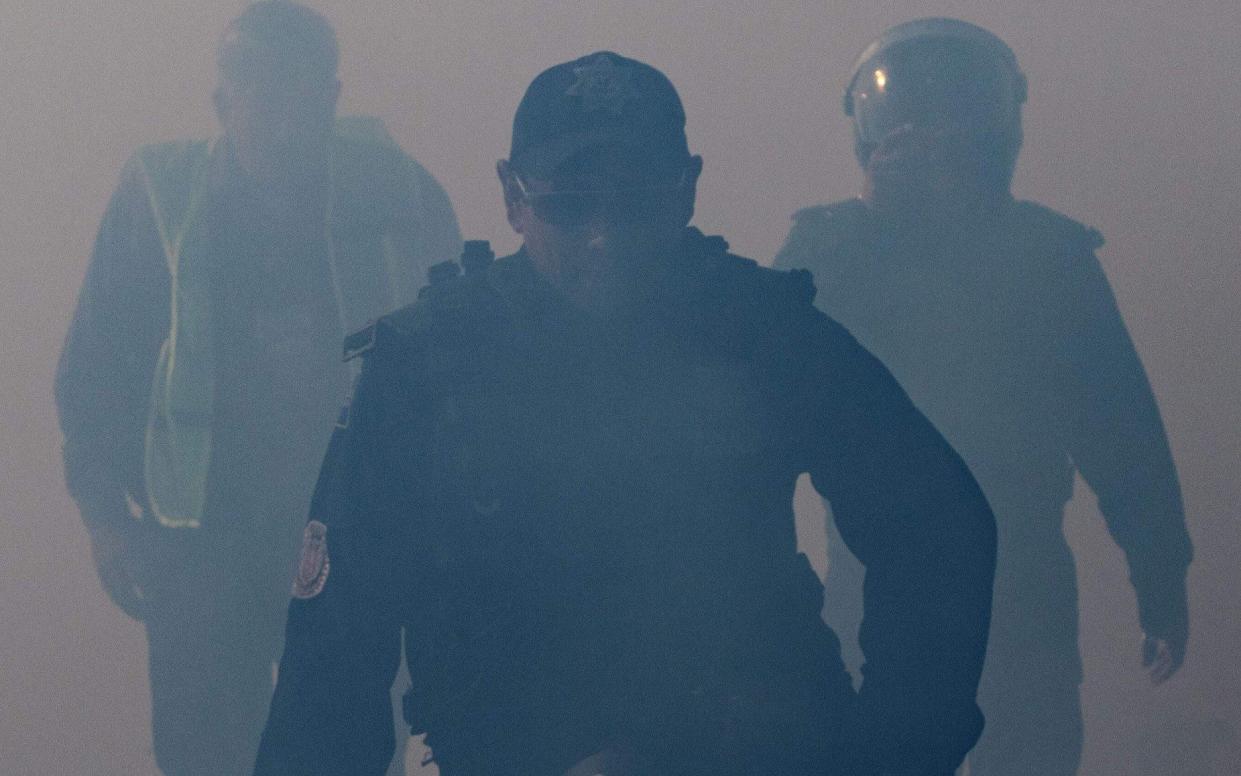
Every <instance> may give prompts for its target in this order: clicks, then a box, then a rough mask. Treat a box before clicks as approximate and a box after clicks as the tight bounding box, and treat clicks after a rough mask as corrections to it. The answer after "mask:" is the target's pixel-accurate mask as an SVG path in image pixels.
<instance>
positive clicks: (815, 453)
mask: <svg viewBox="0 0 1241 776" xmlns="http://www.w3.org/2000/svg"><path fill="white" fill-rule="evenodd" d="M804 319H805V320H804V330H805V331H807V338H808V339H807V342H806V344H807V346H808V347H807V351H806V355H805V357H806V359H807V361H808V364H807V367H806V370H805V372H804V382H803V384H802V386H801V393H800V400H801V403H802V406H803V407H804V410H803V412H804V417H805V419H806V423H805V426H804V430H805V432H806V433H807V437H806V445H807V451H808V457H809V466H808V468H809V471H810V474H811V477H812V480H813V482H814V485H815V487H816V488H817V489H818V490H819V492H820V493H821V494H822V495H823V496H824V497H825V498H827V499H828V500H829V501H830V503H831V506H832V512H833V514H834V516H835V520H836V523H837V526H838V528H839V530H840V533H841V536H842V537H843V538H844V540H845V542H846V544H848V546H849V549H850V550H851V551H852V552H853V553H854V554H855V555H856V556H857V557H858V559H859V560H861V562H862V563H863V564H864V565H865V567H866V580H865V587H864V596H865V600H864V612H865V613H864V617H863V621H862V627H861V633H860V636H859V640H860V642H861V646H862V651H863V653H864V655H865V659H866V662H865V665H864V667H863V677H864V678H863V682H862V687H861V691H860V698H859V700H860V703H859V711H858V716H857V719H856V722H857V726H856V729H855V731H854V732H855V740H856V742H857V743H858V745H859V748H860V751H861V754H862V756H863V757H865V758H866V759H868V760H869V761H870V762H869V765H871V766H877V767H878V768H879V769H881V772H884V773H913V774H927V775H930V774H935V775H937V776H938V775H940V774H950V773H952V771H953V769H954V768H955V767H956V766H957V765H959V764H960V762H961V760H962V758H963V757H964V756H965V754H966V753H967V752H968V751H969V749H970V748H971V747H972V746H973V744H974V742H975V741H976V740H977V738H978V735H979V733H980V732H981V730H982V715H981V712H980V711H979V709H978V706H977V704H976V701H975V696H976V691H977V687H978V680H979V677H980V675H981V671H982V664H983V656H984V653H985V651H986V643H987V632H988V625H989V621H990V612H991V588H992V582H993V580H994V575H995V552H996V535H995V520H994V517H993V515H992V513H991V510H990V508H989V506H988V505H987V502H986V499H985V498H984V496H983V494H982V492H981V491H980V489H979V488H978V485H977V483H975V481H974V478H973V476H972V475H971V474H970V472H969V471H968V469H967V468H966V466H965V464H964V463H963V462H962V461H961V459H960V457H959V456H957V454H956V453H955V452H954V451H953V450H952V448H951V447H950V446H949V445H948V443H947V442H946V441H944V439H943V437H942V436H941V435H940V434H939V432H937V431H936V430H935V428H934V427H933V426H932V425H931V424H930V422H929V421H928V420H927V419H926V418H925V417H924V416H923V415H922V414H921V413H920V412H919V411H918V410H917V409H916V408H915V407H914V406H913V404H912V403H911V402H910V400H909V398H908V397H907V396H906V395H905V393H904V391H903V390H902V389H901V388H900V386H899V385H897V383H896V381H895V380H894V379H893V378H892V376H891V375H890V374H889V373H888V371H887V369H885V368H884V367H883V365H882V364H880V363H879V361H878V360H877V359H875V358H874V356H872V355H871V354H870V353H869V352H867V351H866V350H865V349H864V348H862V347H861V346H860V345H859V344H858V343H857V342H856V341H855V340H854V339H853V337H852V336H850V335H849V333H848V332H847V331H845V330H844V328H843V327H841V326H840V325H839V324H837V323H836V322H834V321H832V320H831V319H829V318H828V317H827V316H825V315H823V314H822V313H820V312H818V311H814V310H808V311H807V312H806V313H805V315H804Z"/></svg>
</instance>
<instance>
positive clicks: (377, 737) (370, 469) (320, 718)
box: [255, 353, 416, 776]
mask: <svg viewBox="0 0 1241 776" xmlns="http://www.w3.org/2000/svg"><path fill="white" fill-rule="evenodd" d="M382 360H383V359H382V357H381V356H380V355H378V354H374V353H372V354H371V355H369V356H368V357H367V360H366V363H365V365H364V367H363V370H362V374H361V377H360V378H359V381H358V385H357V388H356V391H355V395H354V397H353V400H352V402H351V405H350V407H349V408H348V409H347V410H346V411H345V412H343V413H342V418H341V421H340V422H339V423H338V424H337V428H336V431H335V433H334V435H333V438H332V442H331V444H330V445H329V448H328V453H327V456H326V459H325V461H324V464H323V469H322V471H321V472H320V475H319V482H318V485H317V486H316V489H315V495H314V499H313V502H312V506H311V514H310V522H309V523H308V527H307V535H306V537H305V539H304V545H303V549H302V557H301V560H300V562H299V567H298V572H297V578H296V580H295V581H294V587H293V596H294V597H293V600H292V602H291V603H290V605H289V619H288V625H287V627H286V632H285V647H284V655H283V657H282V658H281V661H280V670H279V679H278V682H277V684H276V690H275V695H274V696H273V698H272V703H271V710H270V713H269V716H268V720H267V725H266V727H265V729H264V731H263V738H262V743H261V745H260V747H259V753H258V759H257V763H256V766H255V774H257V775H258V776H315V774H324V776H327V775H328V774H343V773H349V774H382V773H384V772H385V771H386V769H387V768H388V764H389V761H390V760H391V758H392V752H393V748H394V740H393V720H392V702H391V699H390V695H389V693H390V688H391V685H392V682H393V679H394V678H395V676H396V672H397V667H398V662H399V660H400V652H401V622H402V607H403V606H404V605H405V601H404V600H403V599H402V598H401V591H402V590H404V589H405V588H406V586H404V585H402V584H401V579H400V577H401V575H402V568H403V565H402V564H404V563H409V564H414V563H416V559H412V558H403V557H400V553H401V552H402V551H403V550H404V548H405V547H407V544H406V542H404V541H403V540H402V535H401V532H402V528H401V522H400V518H402V517H404V515H402V514H401V510H402V497H401V489H402V487H403V486H405V485H407V483H405V482H402V481H398V478H395V477H393V476H392V472H391V471H390V463H389V462H390V461H391V455H390V453H389V450H390V448H389V444H390V440H391V439H392V435H391V434H389V433H387V432H388V430H389V429H388V426H387V424H386V423H385V418H386V417H389V416H390V406H389V405H388V404H387V399H388V398H389V397H391V396H392V393H393V391H392V389H390V388H389V387H388V385H387V383H388V381H389V380H390V379H391V376H390V374H389V373H388V372H390V370H385V368H384V364H383V363H381V362H382Z"/></svg>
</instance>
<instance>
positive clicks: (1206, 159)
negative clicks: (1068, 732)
mask: <svg viewBox="0 0 1241 776" xmlns="http://www.w3.org/2000/svg"><path fill="white" fill-rule="evenodd" d="M311 4H312V5H314V6H315V7H318V8H320V9H321V10H322V11H324V12H325V13H326V15H327V16H328V17H329V18H330V19H331V20H332V21H333V22H334V23H335V24H336V25H337V29H338V33H339V36H340V42H341V49H342V73H341V79H342V81H343V82H344V94H343V104H342V108H343V110H344V111H347V112H365V113H372V114H376V115H379V116H381V117H383V118H384V119H385V121H386V122H387V124H388V127H389V128H390V129H391V131H392V132H393V134H394V135H395V136H396V137H397V138H398V139H399V140H400V141H401V142H402V144H403V145H404V146H405V148H406V149H407V150H409V151H410V152H411V153H412V154H414V155H415V156H416V157H417V158H418V159H419V160H420V161H422V162H423V163H424V164H425V165H426V166H427V167H428V168H429V169H430V170H431V171H432V172H433V173H434V174H435V175H436V176H438V178H439V179H440V181H441V182H442V183H443V184H444V186H445V187H446V188H447V190H448V193H449V194H450V195H451V196H452V198H453V201H454V204H455V205H456V208H457V214H458V216H459V218H460V220H461V224H462V229H463V231H464V232H465V235H466V236H467V237H486V238H490V239H492V240H493V241H494V242H495V243H496V244H497V248H499V249H509V248H512V247H515V245H516V241H515V239H514V238H513V236H512V234H511V233H510V232H509V230H508V228H507V225H506V224H505V222H504V220H503V217H502V212H501V208H500V198H499V192H498V187H497V185H496V183H495V181H494V175H493V164H494V161H495V160H496V159H497V158H499V157H500V156H502V155H504V154H505V153H506V151H507V144H508V131H509V122H510V120H511V118H512V113H513V109H514V108H515V107H516V104H517V101H518V99H519V98H520V96H521V92H522V90H523V89H524V87H525V86H526V84H527V83H528V82H529V80H530V79H531V78H532V77H533V76H534V75H535V74H536V73H537V72H538V71H539V70H541V69H542V68H543V67H545V66H547V65H549V64H552V63H555V62H558V61H563V60H565V59H568V58H571V57H575V56H577V55H580V54H582V53H586V52H589V51H591V50H595V49H598V48H612V49H616V50H618V51H620V52H622V53H625V54H628V55H630V56H636V57H639V58H642V59H645V60H647V61H649V62H651V63H653V64H655V65H657V66H659V67H661V68H663V69H664V70H665V71H666V72H667V73H668V75H669V76H670V77H671V78H672V80H673V81H674V82H675V83H676V84H677V86H678V88H679V89H680V91H681V95H682V97H683V98H684V101H685V104H686V108H687V112H688V114H689V134H690V142H691V146H692V147H693V148H694V150H695V151H697V152H698V153H701V154H703V155H704V156H705V157H706V172H705V174H704V176H703V180H702V185H701V196H700V207H699V215H698V219H697V221H698V223H699V224H700V225H701V226H702V227H703V229H704V230H705V231H707V232H722V233H724V234H725V235H726V236H727V237H728V239H729V240H730V241H731V242H732V244H733V246H734V249H735V250H737V251H738V252H741V253H745V254H748V255H751V256H754V257H756V258H758V259H760V260H762V261H764V262H769V261H770V259H771V256H772V255H773V254H774V252H775V251H776V249H777V248H778V247H779V245H780V243H781V241H782V239H783V237H784V234H785V232H786V231H787V227H788V217H789V215H790V214H791V213H792V212H793V211H794V210H795V209H797V208H799V207H804V206H806V205H810V204H814V203H817V202H823V201H830V200H834V199H839V198H842V197H845V196H849V195H851V194H852V193H854V191H855V190H856V189H857V185H858V179H859V175H858V171H857V169H856V167H855V164H854V161H853V156H852V150H851V139H850V134H849V125H848V122H847V120H846V119H845V117H844V116H842V115H841V112H840V87H841V85H842V83H843V81H844V80H845V78H846V77H847V75H848V68H849V66H850V64H851V62H852V59H853V57H854V55H855V54H856V53H857V51H858V50H859V49H860V48H861V46H862V45H863V44H864V43H865V42H867V41H868V39H870V38H872V37H873V36H875V35H877V34H878V33H879V32H880V31H881V30H882V29H883V28H884V27H886V26H888V25H889V24H892V23H896V22H899V21H903V20H905V19H908V18H912V17H915V16H923V15H953V16H960V17H962V18H965V19H968V20H970V21H974V22H976V23H979V24H982V25H984V26H986V27H988V28H990V29H992V30H994V31H995V32H997V33H998V34H999V35H1001V36H1002V37H1004V38H1005V39H1006V40H1008V42H1009V43H1010V44H1011V45H1012V47H1013V48H1014V49H1015V50H1016V52H1017V56H1018V58H1019V59H1020V61H1021V63H1022V65H1023V67H1024V69H1025V71H1026V73H1027V74H1028V75H1029V79H1030V85H1031V87H1030V102H1029V105H1028V106H1027V111H1026V151H1025V152H1024V154H1023V156H1022V161H1021V164H1020V166H1019V169H1018V174H1017V181H1016V190H1017V192H1018V194H1019V195H1020V196H1023V197H1027V198H1031V199H1037V200H1039V201H1042V202H1044V203H1045V204H1048V205H1050V206H1052V207H1055V208H1057V209H1059V210H1062V211H1065V212H1067V213H1069V214H1071V215H1073V216H1074V217H1076V218H1078V219H1080V220H1084V221H1087V222H1088V223H1090V224H1092V225H1094V226H1096V227H1098V228H1099V229H1101V230H1102V231H1103V232H1104V234H1105V235H1107V237H1108V238H1109V242H1108V245H1107V246H1106V247H1105V248H1104V249H1103V251H1102V254H1101V258H1102V261H1103V264H1104V266H1105V268H1106V269H1107V271H1108V274H1109V276H1110V277H1111V280H1112V283H1113V285H1114V287H1115V290H1116V293H1117V296H1118V297H1119V301H1120V306H1121V309H1122V311H1123V312H1124V314H1125V317H1126V319H1127V321H1128V323H1129V326H1130V328H1131V330H1132V332H1133V335H1134V339H1135V340H1136V341H1137V345H1138V349H1139V351H1140V352H1141V354H1142V356H1143V358H1144V359H1145V362H1146V365H1147V368H1148V370H1149V371H1150V374H1151V379H1152V382H1153V383H1154V387H1155V392H1156V394H1157V395H1158V397H1159V399H1160V402H1161V405H1162V408H1163V411H1164V416H1165V419H1166V421H1167V425H1168V428H1169V432H1170V434H1171V439H1172V447H1173V451H1174V453H1175V455H1176V459H1177V463H1178V464H1179V466H1180V471H1181V476H1182V479H1183V482H1184V486H1185V495H1186V501H1187V507H1188V513H1189V521H1190V531H1191V533H1192V535H1193V538H1194V541H1195V543H1196V545H1197V550H1198V560H1197V561H1196V562H1195V564H1194V566H1193V567H1192V569H1191V576H1190V593H1191V598H1192V616H1193V621H1192V627H1193V636H1192V640H1191V647H1190V655H1189V660H1188V663H1187V665H1186V667H1185V669H1184V670H1183V671H1182V672H1181V674H1180V675H1179V676H1178V677H1176V678H1175V679H1174V680H1173V681H1172V682H1171V683H1170V685H1169V686H1166V687H1163V688H1159V689H1152V688H1150V687H1149V686H1148V684H1147V682H1146V681H1145V678H1144V676H1143V675H1142V674H1141V672H1140V671H1139V669H1138V665H1137V652H1138V642H1139V634H1138V630H1137V623H1136V616H1135V613H1134V604H1133V595H1132V592H1131V590H1130V588H1129V586H1128V583H1127V581H1126V577H1125V569H1124V565H1123V562H1122V558H1121V555H1120V553H1119V551H1118V550H1117V549H1116V548H1115V546H1114V545H1112V544H1111V543H1110V542H1109V540H1108V538H1107V535H1106V532H1105V531H1104V529H1103V527H1102V522H1101V520H1099V518H1098V515H1097V513H1096V511H1095V508H1094V499H1093V497H1091V496H1090V495H1089V494H1088V493H1087V492H1085V491H1083V490H1082V489H1081V488H1080V487H1079V489H1078V497H1077V498H1076V499H1075V500H1074V502H1073V504H1072V506H1071V508H1070V516H1069V526H1068V531H1069V534H1070V538H1071V541H1072V543H1073V546H1074V547H1075V549H1076V550H1077V554H1078V563H1079V569H1080V572H1079V573H1080V577H1081V591H1082V604H1083V624H1082V639H1083V650H1084V653H1085V663H1086V676H1087V678H1086V684H1085V688H1084V690H1085V700H1086V726H1087V741H1086V756H1085V765H1084V766H1083V770H1082V773H1084V774H1099V775H1110V774H1117V775H1120V774H1124V775H1125V776H1132V775H1135V774H1137V775H1141V776H1146V775H1148V774H1149V775H1150V776H1154V775H1155V774H1160V776H1166V775H1167V774H1177V776H1198V775H1199V774H1211V775H1212V776H1217V775H1218V776H1222V775H1223V774H1229V775H1230V776H1235V774H1237V773H1241V765H1238V763H1241V754H1239V753H1238V742H1237V735H1238V730H1239V729H1241V700H1239V698H1241V671H1239V670H1238V669H1237V664H1236V661H1237V659H1238V656H1239V654H1241V603H1239V601H1238V599H1239V597H1241V561H1239V560H1238V559H1239V558H1241V530H1239V529H1238V526H1237V523H1236V518H1237V516H1238V512H1239V509H1238V507H1239V506H1241V484H1238V469H1241V432H1239V431H1238V428H1239V427H1241V358H1239V356H1241V312H1238V307H1239V306H1238V304H1237V301H1236V297H1237V296H1238V293H1239V292H1241V261H1239V259H1241V226H1239V223H1241V192H1239V188H1241V187H1239V186H1238V180H1239V179H1241V118H1239V116H1241V79H1239V78H1238V74H1239V73H1241V48H1239V47H1238V44H1237V35H1238V31H1241V4H1239V3H1236V2H1235V0H1214V2H1185V1H1183V2H1181V3H1180V7H1179V8H1174V7H1172V4H1170V3H1166V2H1134V1H1133V0H1093V1H1092V0H1085V1H1083V0H1075V1H1072V2H1070V1H1069V0H1055V1H1054V2H1046V1H1045V2H1030V0H1021V1H1020V2H1019V1H1017V0H970V1H968V2H882V1H881V0H868V1H866V2H860V1H858V2H855V1H852V0H850V1H849V2H785V3H752V2H740V0H727V1H726V2H714V3H712V2H697V3H674V2H570V1H565V2H529V1H527V2H516V1H513V0H510V1H508V2H504V3H481V2H467V1H464V0H457V2H412V1H410V0H404V1H401V2H399V1H398V0H331V1H330V2H328V1H327V0H323V1H320V2H312V3H311ZM241 7H242V4H241V3H240V2H236V1H235V0H222V1H220V2H188V0H186V1H183V2H167V0H107V2H99V1H96V2H86V1H85V0H77V1H76V2H64V1H62V2H54V1H52V0H45V1H42V2H35V0H13V2H9V3H6V4H5V10H4V14H3V17H2V21H0V773H2V774H5V775H6V776H7V775H8V774H44V773H78V774H86V775H87V776H95V775H97V774H108V775H111V774H139V775H145V774H148V773H153V772H154V769H153V765H152V764H151V763H152V761H151V756H150V752H149V749H150V745H149V727H148V726H149V714H150V709H149V701H148V698H147V694H146V693H147V687H146V674H145V658H146V654H145V652H146V647H145V642H144V639H143V635H142V632H141V627H140V626H139V625H138V624H136V623H133V622H131V621H129V620H127V619H126V618H125V617H124V616H123V615H122V614H120V613H119V612H118V611H117V610H115V609H113V608H112V607H111V606H110V605H109V604H108V602H107V600H106V599H105V597H104V596H103V594H102V593H101V592H100V590H99V586H98V583H97V582H96V579H95V576H94V572H93V569H92V567H91V563H90V558H89V550H88V545H87V541H86V537H85V534H84V531H83V530H82V529H81V527H80V524H79V522H78V519H77V515H76V513H75V510H74V506H73V504H72V502H71V501H70V499H69V498H68V496H66V495H65V491H64V487H63V483H62V480H61V467H60V454H59V444H60V435H59V432H58V430H57V426H56V422H55V413H54V410H53V406H52V397H51V380H52V372H53V368H54V363H55V359H56V356H57V354H58V351H59V349H60V344H61V339H62V337H63V335H64V331H65V328H66V326H67V323H68V320H69V316H70V313H71V310H72V305H73V302H74V299H75V296H76V293H77V288H78V286H79V284H80V282H81V279H82V274H83V271H84V269H85V263H86V259H87V256H88V254H89V250H90V246H91V241H92V240H93V237H94V232H95V229H96V227H97V224H98V220H99V218H100V216H101V215H102V212H103V208H104V205H105V203H106V201H107V198H108V195H109V193H110V191H111V189H112V187H113V186H114V184H115V183H116V180H117V174H118V172H119V169H120V166H121V164H122V163H123V161H124V159H125V158H126V156H127V155H128V154H129V153H130V152H131V151H132V150H133V149H134V148H135V147H136V146H137V145H139V144H141V143H144V142H149V141H154V140H164V139H171V138H176V137H180V136H185V135H200V136H201V135H207V134H210V133H212V132H213V131H214V129H215V125H214V118H213V115H212V112H211V109H210V101H209V95H210V92H211V89H212V86H213V82H214V66H213V59H212V55H213V46H214V42H215V38H216V36H217V34H218V33H219V31H220V30H221V29H222V28H223V26H224V24H225V23H226V21H227V20H228V19H229V18H230V17H231V16H233V15H235V14H236V13H237V12H238V11H239V10H240V8H241ZM802 500H803V501H804V502H805V503H806V504H807V505H809V506H810V507H813V504H812V503H811V502H812V500H810V499H804V498H803V499H802ZM803 512H804V514H803V519H802V532H803V536H804V538H805V543H806V544H805V546H806V547H807V551H808V552H809V553H810V554H811V556H812V558H813V559H814V560H815V562H816V564H818V565H819V567H820V568H822V565H823V558H822V555H823V548H822V544H823V540H822V529H821V525H819V526H816V525H815V521H816V520H820V521H821V519H822V517H821V512H820V511H819V510H817V509H814V508H809V509H805V510H803Z"/></svg>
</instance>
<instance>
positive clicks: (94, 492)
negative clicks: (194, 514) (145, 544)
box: [55, 156, 170, 616]
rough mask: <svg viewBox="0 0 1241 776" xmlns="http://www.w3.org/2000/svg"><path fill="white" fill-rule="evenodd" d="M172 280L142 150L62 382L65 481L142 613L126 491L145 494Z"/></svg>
mask: <svg viewBox="0 0 1241 776" xmlns="http://www.w3.org/2000/svg"><path fill="white" fill-rule="evenodd" d="M169 288H170V281H169V277H168V269H167V265H166V264H165V260H164V250H163V246H162V244H161V242H160V238H159V233H158V231H157V229H156V226H155V219H154V216H153V214H152V212H151V205H150V202H149V200H148V198H147V193H146V187H145V185H144V182H143V180H142V175H141V170H140V166H139V164H138V161H137V157H136V156H135V157H134V158H133V159H131V160H130V162H129V163H128V164H127V165H126V166H125V169H124V172H123V173H122V175H121V181H120V184H119V185H118V186H117V189H116V191H115V192H113V194H112V198H111V200H110V201H109V203H108V207H107V210H106V212H105V214H104V217H103V220H102V222H101V223H100V226H99V232H98V234H97V236H96V238H95V245H94V249H93V251H92V253H91V258H90V263H89V265H88V268H87V271H86V278H85V280H84V282H83V284H82V289H81V291H80V293H79V295H78V301H77V307H76V309H75V310H74V314H73V321H72V323H71V324H70V326H69V332H68V334H67V336H66V338H65V344H64V348H63V349H62V351H61V354H60V361H59V363H58V365H57V368H56V382H55V394H56V408H57V411H58V412H59V415H60V426H61V431H62V432H63V434H64V447H63V453H64V466H65V483H66V485H67V487H68V490H69V494H70V495H71V496H73V498H74V500H75V501H76V502H77V504H78V508H79V509H80V511H81V514H82V519H83V521H84V522H85V523H86V526H87V528H89V529H90V532H91V538H92V547H93V550H94V553H95V560H96V565H97V566H98V570H99V574H100V579H101V582H102V583H103V587H104V589H105V591H106V592H107V593H108V594H109V596H110V597H111V598H112V599H113V601H114V602H115V603H116V604H117V605H118V606H120V607H121V609H123V610H124V611H126V612H127V613H129V614H130V615H131V616H139V615H140V611H139V606H140V601H139V600H138V598H139V594H138V592H137V589H136V587H135V583H134V580H133V579H132V577H131V576H130V568H129V566H130V564H129V560H130V558H129V556H130V553H131V551H132V549H133V542H134V541H135V537H134V536H133V533H134V530H135V526H136V523H135V521H133V520H132V519H130V516H129V509H128V506H127V498H126V497H127V495H133V496H134V497H135V498H137V499H139V500H140V499H141V495H140V494H141V492H142V487H143V485H142V463H141V462H142V448H141V445H142V429H143V428H144V427H145V423H146V416H147V406H148V402H149V398H150V385H151V375H152V373H153V371H154V368H155V362H156V359H157V358H158V356H159V348H160V344H161V343H162V342H163V340H164V337H165V336H166V335H167V333H168V315H169Z"/></svg>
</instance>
